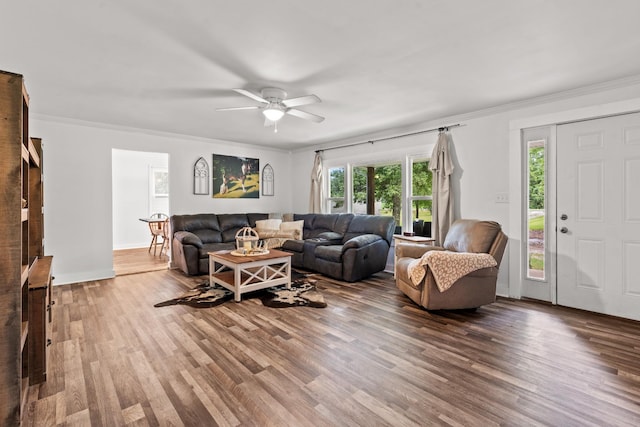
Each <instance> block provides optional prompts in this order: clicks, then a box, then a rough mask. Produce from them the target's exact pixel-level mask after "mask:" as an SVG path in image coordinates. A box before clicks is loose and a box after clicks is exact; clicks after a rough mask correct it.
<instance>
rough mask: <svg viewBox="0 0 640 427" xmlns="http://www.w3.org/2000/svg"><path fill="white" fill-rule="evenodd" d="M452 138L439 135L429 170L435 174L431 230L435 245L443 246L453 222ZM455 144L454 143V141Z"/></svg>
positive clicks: (444, 134) (443, 133)
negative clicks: (450, 141)
mask: <svg viewBox="0 0 640 427" xmlns="http://www.w3.org/2000/svg"><path fill="white" fill-rule="evenodd" d="M449 139H450V137H449V136H448V135H447V134H446V133H445V132H440V133H439V134H438V142H437V143H436V146H435V147H434V148H433V154H432V155H431V161H430V162H429V168H430V169H431V172H432V173H433V206H432V209H431V212H432V217H433V219H432V223H431V230H432V232H433V236H432V237H433V238H435V239H436V241H435V244H436V245H439V246H442V244H443V243H444V239H445V237H446V236H447V232H448V231H449V227H450V226H451V223H452V222H453V194H452V190H451V178H450V176H451V174H452V173H453V162H452V160H451V153H450V151H449ZM452 142H453V141H452Z"/></svg>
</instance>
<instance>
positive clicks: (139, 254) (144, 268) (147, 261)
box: [113, 248, 169, 276]
mask: <svg viewBox="0 0 640 427" xmlns="http://www.w3.org/2000/svg"><path fill="white" fill-rule="evenodd" d="M158 253H159V252H158ZM168 263H169V257H168V256H167V255H165V254H163V255H153V250H151V253H149V249H148V248H134V249H119V250H116V251H113V270H114V271H115V273H116V276H124V275H126V274H136V273H146V272H149V271H158V270H166V269H167V268H168Z"/></svg>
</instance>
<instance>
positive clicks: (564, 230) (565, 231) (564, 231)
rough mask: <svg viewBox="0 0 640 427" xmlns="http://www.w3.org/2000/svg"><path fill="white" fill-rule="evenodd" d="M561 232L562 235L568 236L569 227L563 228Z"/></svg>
mask: <svg viewBox="0 0 640 427" xmlns="http://www.w3.org/2000/svg"><path fill="white" fill-rule="evenodd" d="M560 232H561V233H563V234H566V233H568V232H569V229H568V228H567V227H562V228H561V229H560Z"/></svg>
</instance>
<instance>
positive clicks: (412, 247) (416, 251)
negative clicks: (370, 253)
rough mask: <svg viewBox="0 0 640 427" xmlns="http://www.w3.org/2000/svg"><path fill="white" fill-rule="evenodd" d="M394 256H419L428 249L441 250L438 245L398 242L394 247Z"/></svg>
mask: <svg viewBox="0 0 640 427" xmlns="http://www.w3.org/2000/svg"><path fill="white" fill-rule="evenodd" d="M394 250H395V253H396V258H405V257H406V258H421V257H422V255H424V254H426V253H427V252H429V251H443V250H444V248H443V247H440V246H427V245H421V244H419V243H398V244H397V245H396V247H395V249H394Z"/></svg>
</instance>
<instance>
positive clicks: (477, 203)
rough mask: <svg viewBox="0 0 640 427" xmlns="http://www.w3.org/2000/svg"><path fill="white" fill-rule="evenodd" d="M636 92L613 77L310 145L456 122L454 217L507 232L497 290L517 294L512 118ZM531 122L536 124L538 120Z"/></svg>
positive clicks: (349, 151)
mask: <svg viewBox="0 0 640 427" xmlns="http://www.w3.org/2000/svg"><path fill="white" fill-rule="evenodd" d="M639 96H640V84H639V83H637V82H635V83H634V82H633V81H631V82H629V83H625V84H622V83H620V84H618V83H615V82H614V83H612V84H611V85H609V86H605V85H603V86H600V87H594V88H589V89H588V90H582V91H574V92H573V93H564V94H558V95H557V96H555V97H547V98H546V99H539V100H532V101H530V102H528V103H521V104H516V105H511V106H505V107H501V108H496V109H493V110H485V111H481V112H477V113H474V114H468V115H465V116H453V117H443V118H441V119H439V120H434V121H429V122H425V123H422V124H420V125H417V126H412V127H407V128H399V129H394V130H388V131H385V132H384V133H380V134H373V135H366V136H363V137H361V138H356V139H350V140H345V141H340V142H336V143H334V144H327V145H325V146H324V147H315V148H314V150H315V149H318V148H328V147H330V146H338V145H343V144H345V145H346V144H351V143H354V142H360V141H369V140H373V139H376V138H377V137H386V136H392V135H400V134H404V133H411V132H415V131H417V130H423V129H432V128H437V127H439V126H441V125H448V124H454V123H461V124H462V126H461V127H456V128H452V129H451V135H452V137H453V143H454V147H455V157H456V164H455V166H456V170H455V172H454V180H455V181H457V184H456V185H457V186H458V187H457V196H456V201H455V204H456V217H457V218H477V219H487V220H493V221H498V222H499V223H500V224H502V226H503V229H504V230H505V232H506V233H507V235H508V236H509V247H508V248H507V252H506V253H505V257H504V258H503V261H502V264H501V266H500V276H499V278H498V294H499V295H503V296H509V295H510V296H514V297H519V296H520V294H519V290H520V285H519V283H517V281H518V278H519V277H521V276H518V274H515V275H512V276H511V281H512V282H514V283H512V284H511V286H510V284H509V280H510V275H509V270H510V268H514V265H515V266H516V267H517V266H518V260H517V259H516V260H514V262H513V263H511V262H510V250H509V248H510V247H516V248H517V247H519V246H520V244H521V235H522V231H521V229H520V226H521V224H520V223H518V224H517V229H512V228H511V223H510V218H511V215H510V212H511V209H510V208H511V206H512V204H513V203H520V200H521V198H520V197H521V188H522V187H521V185H520V176H519V175H518V174H519V173H520V172H521V170H520V168H519V167H518V168H511V169H510V167H511V165H512V164H513V163H515V164H519V162H521V159H520V158H519V157H518V156H516V157H513V154H512V153H510V148H511V147H510V145H511V144H512V143H513V142H511V140H510V131H511V129H510V124H511V122H512V121H514V120H519V119H525V118H528V117H532V116H538V115H543V114H551V113H554V112H559V111H567V110H572V109H578V108H583V107H590V108H589V109H588V110H589V112H590V113H592V112H593V111H597V110H598V106H600V105H602V104H604V103H607V102H614V101H619V100H626V99H632V98H636V97H639ZM594 106H595V107H594ZM585 114H587V113H585ZM535 123H537V124H538V125H539V124H541V123H540V120H538V121H536V122H535ZM436 139H437V132H434V133H426V134H421V135H414V136H410V137H406V138H400V139H393V140H390V141H384V142H379V143H374V144H363V145H358V146H355V147H349V148H343V149H337V150H331V151H325V152H324V153H323V158H324V159H325V160H324V164H325V166H327V165H334V164H345V163H346V162H353V163H358V162H361V161H363V160H377V159H387V160H391V159H395V158H396V157H398V156H399V155H402V154H403V153H405V152H408V153H419V152H425V153H429V154H431V151H432V149H433V146H434V144H435V142H436ZM515 143H516V144H517V143H518V142H517V141H516V142H515ZM314 150H298V151H296V152H294V153H293V159H292V160H293V161H292V165H293V171H292V174H293V175H294V176H304V177H307V176H310V171H311V167H312V165H313V158H314V157H313V156H314V152H313V151H314ZM309 179H310V178H309ZM308 181H309V180H305V182H299V183H297V185H296V186H295V187H294V189H295V192H296V195H297V197H296V198H295V199H294V200H293V211H294V212H300V211H304V210H306V209H307V207H308V204H307V203H308V198H309V189H310V186H309V183H308ZM498 193H509V197H510V202H509V203H496V195H497V194H498Z"/></svg>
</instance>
